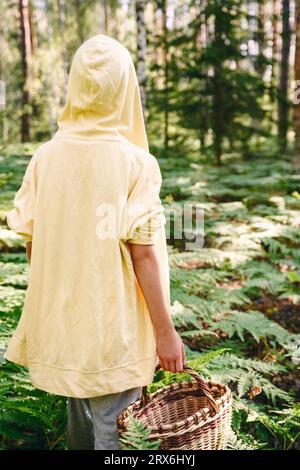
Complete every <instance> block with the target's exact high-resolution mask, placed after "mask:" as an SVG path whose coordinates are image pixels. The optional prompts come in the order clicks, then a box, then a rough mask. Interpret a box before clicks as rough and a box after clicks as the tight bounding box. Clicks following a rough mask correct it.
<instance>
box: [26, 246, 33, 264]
mask: <svg viewBox="0 0 300 470" xmlns="http://www.w3.org/2000/svg"><path fill="white" fill-rule="evenodd" d="M31 249H32V242H27V243H26V256H27V259H28V263H29V264H30V260H31Z"/></svg>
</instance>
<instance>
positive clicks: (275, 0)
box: [272, 0, 280, 79]
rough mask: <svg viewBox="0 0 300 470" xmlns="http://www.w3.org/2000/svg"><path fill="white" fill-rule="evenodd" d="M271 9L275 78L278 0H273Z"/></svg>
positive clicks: (274, 73) (274, 70)
mask: <svg viewBox="0 0 300 470" xmlns="http://www.w3.org/2000/svg"><path fill="white" fill-rule="evenodd" d="M272 10H273V15H272V78H273V79H275V77H276V62H277V60H278V42H279V17H280V0H273V4H272Z"/></svg>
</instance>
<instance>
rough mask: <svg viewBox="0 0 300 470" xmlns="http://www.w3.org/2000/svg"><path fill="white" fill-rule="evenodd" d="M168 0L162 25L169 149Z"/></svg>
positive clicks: (164, 3) (163, 7)
mask: <svg viewBox="0 0 300 470" xmlns="http://www.w3.org/2000/svg"><path fill="white" fill-rule="evenodd" d="M167 8H168V5H167V0H163V1H162V23H163V25H162V26H163V41H162V42H163V57H164V72H165V73H164V100H165V102H164V144H165V149H166V150H168V148H169V140H170V138H169V106H168V105H169V89H168V88H169V64H168V59H169V57H168V55H169V54H168V52H169V51H168V26H167Z"/></svg>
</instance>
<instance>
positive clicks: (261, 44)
mask: <svg viewBox="0 0 300 470" xmlns="http://www.w3.org/2000/svg"><path fill="white" fill-rule="evenodd" d="M265 1H266V0H260V1H259V2H258V28H257V29H258V31H257V43H258V58H257V64H256V70H257V72H258V74H259V75H260V77H263V75H264V73H265V69H266V66H265V63H264V61H265V47H266V32H265V23H266V12H265V8H266V5H265Z"/></svg>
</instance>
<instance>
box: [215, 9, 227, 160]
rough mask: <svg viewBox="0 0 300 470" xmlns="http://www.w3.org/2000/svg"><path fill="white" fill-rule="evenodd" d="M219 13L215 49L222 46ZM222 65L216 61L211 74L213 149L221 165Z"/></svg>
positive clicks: (216, 20)
mask: <svg viewBox="0 0 300 470" xmlns="http://www.w3.org/2000/svg"><path fill="white" fill-rule="evenodd" d="M220 21H221V20H220V18H219V15H218V14H216V15H215V25H214V27H215V31H214V41H215V44H216V45H217V50H220V49H221V48H222V46H223V38H222V33H223V32H222V24H221V23H220ZM222 76H223V67H222V63H221V62H220V61H216V62H215V65H214V76H213V88H214V92H213V133H214V149H215V157H216V164H217V165H218V166H220V165H221V155H222V143H223V137H224V127H223V107H224V90H223V78H222Z"/></svg>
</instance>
